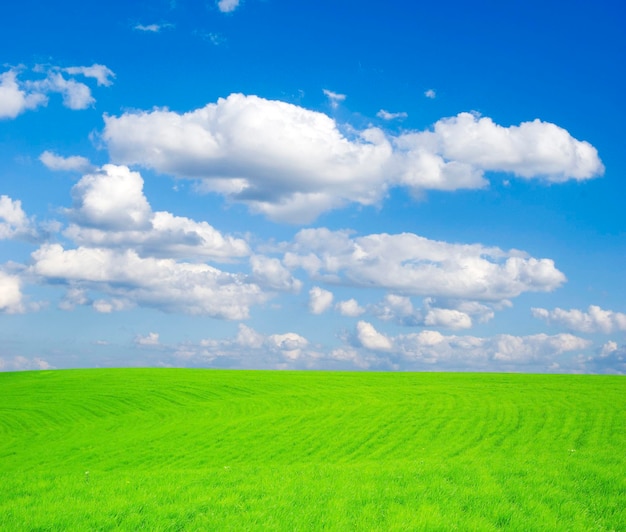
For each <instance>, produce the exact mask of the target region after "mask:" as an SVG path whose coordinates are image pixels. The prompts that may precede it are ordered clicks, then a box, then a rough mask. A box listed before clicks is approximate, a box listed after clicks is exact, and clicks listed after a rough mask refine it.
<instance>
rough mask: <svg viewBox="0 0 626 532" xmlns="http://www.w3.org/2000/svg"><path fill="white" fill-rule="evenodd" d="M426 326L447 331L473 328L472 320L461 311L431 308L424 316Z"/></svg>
mask: <svg viewBox="0 0 626 532" xmlns="http://www.w3.org/2000/svg"><path fill="white" fill-rule="evenodd" d="M424 325H427V326H428V327H444V328H446V329H469V328H470V327H471V326H472V318H471V317H470V316H469V315H467V314H466V313H465V312H461V311H460V310H454V309H447V308H431V309H429V310H428V312H427V313H426V316H424Z"/></svg>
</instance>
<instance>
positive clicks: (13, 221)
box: [0, 194, 37, 240]
mask: <svg viewBox="0 0 626 532" xmlns="http://www.w3.org/2000/svg"><path fill="white" fill-rule="evenodd" d="M13 238H24V239H27V240H32V239H35V238H37V230H36V228H35V224H34V222H33V220H31V219H29V218H28V217H27V216H26V213H25V212H24V210H23V209H22V202H21V201H20V200H13V199H11V198H10V197H9V196H6V195H4V194H3V195H1V196H0V240H4V239H13Z"/></svg>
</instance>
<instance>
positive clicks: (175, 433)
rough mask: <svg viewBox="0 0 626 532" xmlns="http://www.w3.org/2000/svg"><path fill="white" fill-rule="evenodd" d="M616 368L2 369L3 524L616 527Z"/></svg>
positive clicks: (625, 512) (619, 513) (621, 470)
mask: <svg viewBox="0 0 626 532" xmlns="http://www.w3.org/2000/svg"><path fill="white" fill-rule="evenodd" d="M625 501H626V379H625V378H623V377H611V376H576V375H520V374H436V373H425V374H417V373H339V372H328V373H324V372H262V371H215V370H176V369H124V370H71V371H70V370H68V371H44V372H24V373H3V374H0V530H7V531H20V530H29V531H35V530H39V531H44V530H45V531H52V530H59V531H60V530H142V529H143V530H163V531H165V530H172V531H173V530H237V531H239V530H302V531H304V530H338V531H339V530H341V531H347V530H524V531H528V530H568V531H576V530H580V531H590V530H626V504H625Z"/></svg>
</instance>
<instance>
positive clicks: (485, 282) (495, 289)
mask: <svg viewBox="0 0 626 532" xmlns="http://www.w3.org/2000/svg"><path fill="white" fill-rule="evenodd" d="M283 262H284V264H285V265H286V266H287V267H289V268H292V269H295V268H297V267H302V268H304V269H305V270H306V271H307V273H308V274H309V275H310V276H311V277H312V278H313V279H315V280H322V281H325V282H328V283H348V284H352V285H354V286H360V287H372V288H373V287H378V288H384V289H387V290H389V291H391V292H393V293H396V294H399V295H403V296H405V297H406V296H410V295H421V296H440V297H444V298H457V299H463V300H471V301H488V302H503V301H504V300H508V299H510V298H513V297H516V296H518V295H520V294H522V293H524V292H536V291H540V292H546V291H551V290H554V289H555V288H557V287H559V286H560V285H561V284H562V283H563V282H564V281H565V276H564V275H563V274H562V273H561V272H560V271H559V270H557V269H556V268H555V266H554V262H553V261H552V260H550V259H536V258H533V257H528V256H527V255H526V254H525V253H523V252H521V251H517V250H511V251H503V250H501V249H499V248H496V247H485V246H482V245H480V244H451V243H447V242H441V241H436V240H429V239H427V238H424V237H421V236H418V235H415V234H412V233H402V234H396V235H389V234H372V235H367V236H362V237H351V236H350V234H349V233H348V232H347V231H330V230H328V229H324V228H319V229H304V230H301V231H300V232H298V233H297V235H296V237H295V241H294V243H293V244H291V245H289V246H288V251H287V252H286V253H285V256H284V258H283ZM459 310H461V311H462V309H459ZM466 313H467V312H466Z"/></svg>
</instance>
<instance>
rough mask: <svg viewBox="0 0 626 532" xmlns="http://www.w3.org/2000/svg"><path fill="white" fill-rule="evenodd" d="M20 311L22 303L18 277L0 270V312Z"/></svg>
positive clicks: (12, 312)
mask: <svg viewBox="0 0 626 532" xmlns="http://www.w3.org/2000/svg"><path fill="white" fill-rule="evenodd" d="M21 312H24V305H23V303H22V291H21V281H20V278H19V277H16V276H14V275H9V274H6V273H4V272H3V271H2V270H0V313H6V314H18V313H21Z"/></svg>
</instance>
